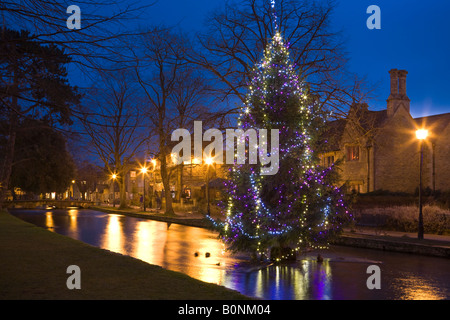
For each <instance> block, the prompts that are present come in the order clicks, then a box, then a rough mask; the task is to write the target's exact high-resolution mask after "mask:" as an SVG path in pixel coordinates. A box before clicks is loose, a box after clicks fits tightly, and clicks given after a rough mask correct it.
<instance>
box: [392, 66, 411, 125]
mask: <svg viewBox="0 0 450 320" xmlns="http://www.w3.org/2000/svg"><path fill="white" fill-rule="evenodd" d="M389 74H390V75H391V93H390V95H389V97H388V99H387V114H388V116H389V117H391V116H393V115H394V114H395V113H396V112H397V110H398V108H399V107H403V108H404V109H405V110H406V111H408V113H409V112H410V109H409V102H410V100H409V98H408V96H407V95H406V75H407V74H408V71H406V70H397V69H391V70H390V71H389Z"/></svg>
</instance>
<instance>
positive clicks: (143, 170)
mask: <svg viewBox="0 0 450 320" xmlns="http://www.w3.org/2000/svg"><path fill="white" fill-rule="evenodd" d="M147 171H148V169H147V167H145V166H144V167H142V168H141V173H142V180H143V183H144V194H143V203H144V211H145V174H146V173H147Z"/></svg>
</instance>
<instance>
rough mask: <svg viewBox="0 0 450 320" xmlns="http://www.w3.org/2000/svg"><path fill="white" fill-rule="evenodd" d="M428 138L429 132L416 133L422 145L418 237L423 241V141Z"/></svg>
mask: <svg viewBox="0 0 450 320" xmlns="http://www.w3.org/2000/svg"><path fill="white" fill-rule="evenodd" d="M427 136H428V130H425V129H419V130H417V131H416V137H417V139H419V143H420V167H419V231H418V233H417V237H418V238H419V239H423V233H424V232H423V214H422V165H423V141H424V140H425V139H426V138H427Z"/></svg>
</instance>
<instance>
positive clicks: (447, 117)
mask: <svg viewBox="0 0 450 320" xmlns="http://www.w3.org/2000/svg"><path fill="white" fill-rule="evenodd" d="M413 120H414V122H415V123H416V125H417V127H418V128H429V129H430V130H432V131H433V132H435V133H436V134H439V133H440V132H443V131H444V130H445V129H446V127H448V126H449V125H450V113H443V114H436V115H433V116H427V117H420V118H415V119H413Z"/></svg>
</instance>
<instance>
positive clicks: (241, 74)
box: [189, 0, 363, 116]
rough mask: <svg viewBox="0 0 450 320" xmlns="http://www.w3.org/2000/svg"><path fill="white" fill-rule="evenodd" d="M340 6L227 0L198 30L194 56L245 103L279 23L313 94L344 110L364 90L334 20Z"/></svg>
mask: <svg viewBox="0 0 450 320" xmlns="http://www.w3.org/2000/svg"><path fill="white" fill-rule="evenodd" d="M334 7H335V3H334V1H333V0H327V1H306V0H279V1H277V2H276V7H275V9H273V8H272V7H271V4H270V2H269V1H267V0H244V1H239V2H227V3H226V4H225V6H224V7H223V9H219V10H216V11H214V12H212V13H211V15H210V17H209V19H208V20H207V25H206V27H207V28H206V29H207V30H208V31H207V32H205V33H203V34H200V35H199V36H198V43H199V44H200V48H195V49H194V50H193V51H192V52H191V53H190V54H189V56H190V57H189V59H190V61H191V62H193V63H196V64H198V65H201V66H203V67H204V68H206V69H207V70H209V71H210V72H211V73H212V74H214V75H215V76H216V77H217V78H218V79H219V80H220V81H221V83H222V86H221V87H220V88H219V89H220V93H221V94H222V95H223V96H234V97H237V98H238V99H240V101H241V102H242V103H245V90H244V89H245V88H246V86H247V84H248V83H249V82H250V76H251V74H252V72H251V71H252V68H253V66H255V65H256V64H257V63H258V62H259V61H260V59H261V58H262V56H261V54H262V53H263V52H264V49H265V48H266V46H267V43H268V41H270V38H271V37H273V35H274V32H275V29H276V28H275V24H276V25H277V26H278V29H279V30H280V33H281V35H282V36H283V37H284V39H285V42H286V43H288V44H289V50H290V52H291V58H292V61H293V62H294V64H295V66H296V68H297V69H298V70H299V72H300V74H301V76H302V77H303V78H304V79H305V80H306V81H307V82H308V84H309V86H310V94H312V95H314V96H316V97H318V98H319V99H320V100H319V102H320V103H321V105H322V107H323V108H327V109H331V110H333V111H334V112H335V113H337V114H338V115H341V116H342V115H344V114H345V113H346V110H347V108H348V107H349V106H350V105H351V104H352V103H353V102H355V101H356V102H360V101H361V100H363V98H362V96H361V95H359V94H361V93H362V92H361V91H357V90H355V88H359V87H360V86H361V81H362V80H361V79H356V80H355V78H354V75H351V74H350V73H349V72H347V71H346V69H345V66H346V62H347V58H346V56H345V52H344V50H343V48H344V47H343V41H342V39H341V36H340V34H339V33H337V32H335V31H333V30H332V25H331V15H332V13H333V9H334ZM275 17H276V21H274V20H275ZM347 75H348V76H347ZM357 94H358V95H357Z"/></svg>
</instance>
